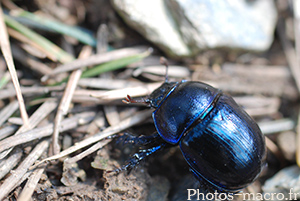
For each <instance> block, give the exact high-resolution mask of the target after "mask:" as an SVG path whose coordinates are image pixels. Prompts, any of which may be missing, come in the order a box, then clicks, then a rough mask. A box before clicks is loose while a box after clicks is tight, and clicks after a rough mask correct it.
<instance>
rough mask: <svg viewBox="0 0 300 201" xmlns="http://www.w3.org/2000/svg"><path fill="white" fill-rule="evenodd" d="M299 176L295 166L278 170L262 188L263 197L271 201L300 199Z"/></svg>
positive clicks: (298, 169) (299, 170)
mask: <svg viewBox="0 0 300 201" xmlns="http://www.w3.org/2000/svg"><path fill="white" fill-rule="evenodd" d="M299 175H300V168H299V167H298V166H296V165H294V166H291V167H287V168H284V169H282V170H280V171H279V172H278V173H277V174H275V176H273V177H272V178H270V179H268V180H267V181H266V182H265V184H264V186H263V187H262V189H263V193H264V197H265V198H267V199H268V200H273V201H277V200H278V201H279V200H297V199H300V176H299ZM269 198H270V199H269ZM267 199H265V200H267Z"/></svg>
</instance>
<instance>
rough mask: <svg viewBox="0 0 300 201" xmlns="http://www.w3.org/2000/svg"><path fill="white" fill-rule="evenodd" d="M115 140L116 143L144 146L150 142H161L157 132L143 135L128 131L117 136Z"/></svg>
mask: <svg viewBox="0 0 300 201" xmlns="http://www.w3.org/2000/svg"><path fill="white" fill-rule="evenodd" d="M117 142H118V143H120V142H122V143H123V144H134V145H138V146H146V145H150V144H158V143H162V142H163V139H162V138H161V137H160V136H159V134H158V133H156V134H153V135H149V136H145V135H140V136H134V135H131V134H129V133H123V134H122V135H121V136H120V137H119V138H118V141H117Z"/></svg>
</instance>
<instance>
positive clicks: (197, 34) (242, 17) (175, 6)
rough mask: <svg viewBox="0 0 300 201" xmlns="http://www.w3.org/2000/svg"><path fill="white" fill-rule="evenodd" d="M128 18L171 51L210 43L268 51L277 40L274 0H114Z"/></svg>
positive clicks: (179, 53)
mask: <svg viewBox="0 0 300 201" xmlns="http://www.w3.org/2000/svg"><path fill="white" fill-rule="evenodd" d="M111 1H112V4H113V5H114V8H115V9H116V10H117V11H118V13H119V14H120V15H121V16H122V17H123V19H124V21H125V22H127V23H128V25H130V26H131V27H132V28H134V29H135V30H136V31H138V32H139V33H141V34H142V35H143V36H144V37H145V38H146V39H148V40H149V41H151V42H153V43H154V44H156V45H157V46H158V47H160V48H161V49H162V50H163V51H165V52H166V54H168V56H173V57H186V56H191V55H194V54H196V53H198V52H199V51H201V50H205V49H211V48H223V47H225V48H231V49H243V50H249V51H264V50H266V49H267V48H269V46H270V45H271V43H272V41H273V32H274V28H275V24H276V20H277V12H276V8H275V5H274V2H273V0H251V1H250V0H201V1H200V0H151V1H140V0H111Z"/></svg>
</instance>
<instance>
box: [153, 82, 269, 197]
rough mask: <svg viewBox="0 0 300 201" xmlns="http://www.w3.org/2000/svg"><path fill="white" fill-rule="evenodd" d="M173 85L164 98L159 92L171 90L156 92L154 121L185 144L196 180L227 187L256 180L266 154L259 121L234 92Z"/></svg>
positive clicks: (173, 141) (168, 138) (176, 141)
mask: <svg viewBox="0 0 300 201" xmlns="http://www.w3.org/2000/svg"><path fill="white" fill-rule="evenodd" d="M169 85H170V86H168V87H169V88H170V89H168V90H169V91H168V92H167V93H165V94H164V96H160V97H156V96H155V94H159V93H158V92H159V90H160V91H165V89H159V90H158V92H157V91H156V92H154V93H153V94H154V95H152V100H153V102H155V103H156V104H157V105H156V110H155V111H154V112H153V119H154V123H155V126H156V129H157V131H158V133H159V135H160V136H161V137H162V138H163V139H164V140H165V141H166V142H168V143H170V144H179V146H180V148H181V151H182V154H183V156H184V157H185V159H186V161H187V163H188V164H189V166H190V169H191V171H192V172H193V174H194V175H195V176H196V178H198V179H199V180H204V181H206V182H207V183H209V184H210V185H211V186H213V187H215V188H217V189H219V190H222V191H238V190H240V189H242V188H244V187H246V186H247V185H249V184H250V183H251V182H253V181H254V180H255V179H256V178H257V177H258V175H259V174H260V172H261V170H262V168H263V166H264V160H265V155H266V154H265V152H266V148H265V141H264V136H263V135H262V133H261V131H260V129H259V127H258V126H257V124H256V123H255V121H254V120H253V119H252V118H251V117H250V116H249V115H248V114H247V113H246V112H245V111H244V110H243V109H242V108H240V107H239V106H238V105H237V104H236V102H235V101H234V100H233V99H232V98H231V97H230V96H228V95H226V94H223V93H222V92H221V91H220V90H218V89H215V88H213V87H212V86H209V85H207V84H205V83H201V82H185V81H183V82H180V83H170V84H169ZM162 88H164V87H163V86H162ZM154 106H155V105H154Z"/></svg>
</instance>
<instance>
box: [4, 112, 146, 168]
mask: <svg viewBox="0 0 300 201" xmlns="http://www.w3.org/2000/svg"><path fill="white" fill-rule="evenodd" d="M150 114H151V111H149V110H146V111H142V112H139V113H137V114H136V115H134V116H132V117H129V118H127V119H125V120H123V121H121V122H120V124H118V125H116V126H111V127H108V128H107V129H105V130H104V131H102V132H100V133H97V134H95V135H93V136H91V137H89V138H86V139H85V140H82V141H80V142H78V143H76V144H75V145H74V146H72V147H69V148H68V149H65V150H63V151H61V152H60V153H59V154H57V155H54V156H51V157H48V158H46V159H44V160H42V161H40V162H38V163H36V164H35V165H34V166H33V167H32V169H33V168H35V167H37V166H39V165H40V164H42V163H44V162H47V161H51V160H56V159H59V158H62V157H65V156H67V155H69V154H71V153H73V152H75V151H78V150H79V149H82V148H84V147H86V146H89V145H91V144H93V143H95V142H98V141H100V140H102V139H104V138H107V137H109V136H111V135H112V134H115V133H118V132H120V131H122V130H124V129H126V128H129V127H131V126H133V125H135V124H137V123H140V122H142V121H144V120H145V119H147V118H149V116H150ZM0 149H1V146H0Z"/></svg>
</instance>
